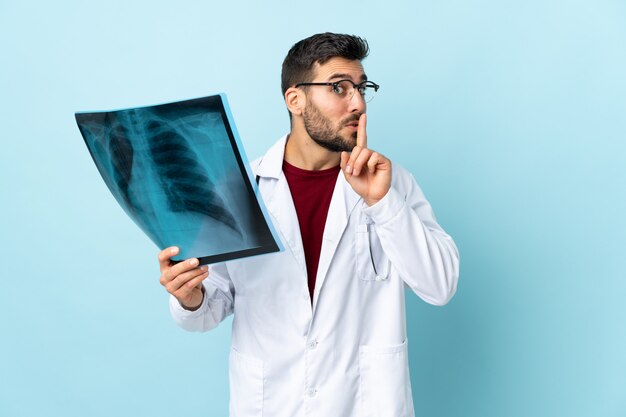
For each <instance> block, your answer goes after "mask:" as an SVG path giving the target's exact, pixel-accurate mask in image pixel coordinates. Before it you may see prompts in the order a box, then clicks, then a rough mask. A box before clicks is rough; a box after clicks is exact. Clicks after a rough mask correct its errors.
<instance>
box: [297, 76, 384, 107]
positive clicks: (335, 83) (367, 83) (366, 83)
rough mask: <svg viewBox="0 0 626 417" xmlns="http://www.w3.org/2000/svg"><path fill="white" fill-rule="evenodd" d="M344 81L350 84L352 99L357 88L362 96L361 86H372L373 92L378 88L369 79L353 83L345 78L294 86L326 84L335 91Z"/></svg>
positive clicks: (377, 85)
mask: <svg viewBox="0 0 626 417" xmlns="http://www.w3.org/2000/svg"><path fill="white" fill-rule="evenodd" d="M344 81H348V82H349V83H350V84H352V88H353V90H352V95H351V96H350V99H352V97H354V91H356V90H359V94H360V95H361V97H363V94H362V93H361V91H360V89H361V88H365V87H372V88H374V93H377V92H378V89H379V88H380V85H379V84H376V83H375V82H374V81H370V80H365V81H361V82H360V83H358V84H357V83H355V82H354V81H352V80H350V79H348V78H345V79H343V80H338V81H333V82H325V83H298V84H296V85H295V86H294V87H296V88H298V87H302V86H309V85H322V86H324V85H326V86H331V87H333V92H335V90H336V89H337V87H339V83H342V82H344ZM373 98H374V96H372V98H371V99H373ZM371 99H370V100H367V101H366V103H369V101H371Z"/></svg>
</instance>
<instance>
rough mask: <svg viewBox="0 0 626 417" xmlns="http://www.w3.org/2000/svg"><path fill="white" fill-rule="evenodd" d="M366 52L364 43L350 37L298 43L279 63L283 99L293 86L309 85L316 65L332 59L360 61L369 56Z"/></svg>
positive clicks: (334, 36) (314, 38)
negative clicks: (280, 66)
mask: <svg viewBox="0 0 626 417" xmlns="http://www.w3.org/2000/svg"><path fill="white" fill-rule="evenodd" d="M369 50H370V49H369V46H368V45H367V41H366V40H365V39H363V38H360V37H358V36H354V35H343V34H339V33H330V32H326V33H318V34H317V35H313V36H310V37H308V38H306V39H303V40H301V41H300V42H298V43H296V44H295V45H293V46H292V47H291V49H290V50H289V52H288V53H287V56H286V57H285V60H284V61H283V71H282V74H281V89H282V91H283V95H285V91H287V89H288V88H289V87H292V86H294V85H296V84H297V83H305V82H310V81H312V80H313V66H314V65H315V63H316V62H317V63H319V64H324V63H325V62H326V61H328V60H329V59H331V58H333V57H341V58H346V59H350V60H359V61H362V60H363V59H364V58H365V57H366V56H367V55H368V54H369Z"/></svg>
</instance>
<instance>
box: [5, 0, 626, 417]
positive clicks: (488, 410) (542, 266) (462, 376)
mask: <svg viewBox="0 0 626 417" xmlns="http://www.w3.org/2000/svg"><path fill="white" fill-rule="evenodd" d="M326 30H329V31H337V32H347V33H356V34H359V35H362V36H364V37H366V38H367V39H368V40H369V42H370V46H371V50H372V51H371V55H370V57H369V58H368V59H367V60H366V61H365V68H366V71H367V73H368V75H369V77H370V79H372V80H374V81H376V82H378V83H380V84H381V85H382V88H381V90H380V92H379V95H378V96H377V97H376V98H375V99H374V101H373V102H372V103H371V104H370V107H369V116H370V117H369V119H368V120H369V123H368V133H369V145H370V147H372V148H374V149H376V150H379V151H380V152H382V153H384V154H386V155H388V156H389V157H390V158H391V159H392V161H394V162H397V163H400V164H402V165H404V166H406V167H407V168H409V169H410V170H411V171H412V172H413V173H414V174H415V176H416V178H417V179H418V182H419V183H420V184H421V186H422V188H423V189H424V191H425V193H426V195H427V197H428V198H429V200H430V201H431V203H432V205H433V207H434V208H435V212H436V213H437V216H438V219H439V221H440V223H441V224H442V225H443V226H444V227H445V228H446V230H447V231H448V232H449V233H450V234H451V235H452V236H453V237H454V238H455V240H456V242H457V244H458V246H459V249H460V251H461V281H460V286H459V290H458V293H457V295H456V297H455V299H454V300H453V301H452V302H451V303H450V304H449V305H448V306H446V307H444V308H436V307H431V306H429V305H427V304H425V303H424V302H422V301H421V300H419V299H418V298H417V297H416V296H414V295H412V294H408V302H407V303H408V315H409V319H408V326H409V343H410V361H411V372H412V383H413V391H414V400H415V404H416V412H417V414H418V415H420V416H429V417H434V416H445V417H452V416H463V417H474V416H476V417H478V416H480V417H502V416H507V417H518V416H519V417H522V416H524V417H527V416H532V417H541V416H568V417H578V416H581V417H582V416H593V417H598V416H603V417H604V416H606V417H609V416H611V417H617V416H625V415H626V325H625V324H624V323H625V322H626V304H625V303H624V302H623V300H622V299H623V297H624V294H625V293H626V279H625V278H626V276H625V275H626V274H625V272H624V255H623V253H624V251H625V249H626V239H625V237H624V235H625V232H626V220H625V217H624V213H626V195H625V194H626V193H625V187H624V185H625V183H626V163H625V162H626V161H625V160H626V146H625V144H624V143H625V139H626V75H625V74H626V47H625V45H626V4H625V3H624V2H623V1H618V0H614V1H610V0H588V1H576V0H574V1H564V0H563V1H558V0H542V1H537V0H530V1H526V2H513V1H495V0H483V1H479V0H471V1H461V0H458V1H414V2H409V1H406V2H399V1H393V0H390V1H385V2H378V1H377V2H371V3H368V2H358V3H357V2H350V3H345V4H339V3H336V2H325V1H320V2H315V3H311V2H309V3H306V2H304V3H302V2H295V3H294V2H284V3H283V2H273V1H270V2H258V3H252V2H250V3H237V2H235V3H232V4H227V2H219V3H212V2H208V1H205V2H199V1H198V2H190V1H179V2H177V5H174V2H154V1H153V2H148V1H137V2H123V1H119V0H110V1H106V2H84V1H75V2H71V1H55V2H38V3H35V2H28V1H23V2H17V1H9V0H0V54H1V65H0V100H1V104H0V105H1V111H0V123H1V126H2V131H1V133H0V137H1V141H2V151H1V153H0V174H1V175H0V185H1V190H2V208H1V210H2V216H0V230H1V235H0V245H1V246H0V247H1V250H2V258H3V262H2V267H1V271H2V272H1V282H2V287H1V288H0V313H1V314H0V338H1V342H0V416H3V417H4V416H7V417H9V416H10V417H13V416H65V417H71V416H85V415H88V416H94V417H95V416H136V415H150V416H172V415H185V416H190V417H191V416H225V415H226V414H227V402H228V400H227V398H228V384H227V354H228V346H229V343H230V340H229V337H230V335H229V333H230V320H228V321H227V322H225V323H223V325H222V326H220V327H219V328H218V329H216V330H215V331H213V332H210V333H207V334H202V335H198V334H192V333H186V332H184V331H182V330H180V329H178V328H177V327H176V326H175V325H174V323H173V321H172V320H171V319H170V317H169V312H168V309H167V295H166V293H165V291H164V289H163V288H162V287H161V286H160V285H159V283H158V278H159V271H158V267H157V262H156V253H157V249H156V247H155V246H154V245H153V244H152V243H151V242H150V241H149V240H148V238H147V237H145V236H144V235H143V234H142V233H141V232H140V230H139V229H138V228H137V227H136V226H135V225H134V224H133V223H132V222H131V221H130V220H129V219H128V218H127V217H126V215H125V214H124V212H123V211H122V209H121V208H120V207H119V206H118V205H117V203H116V202H115V200H114V199H113V197H112V196H111V194H110V193H109V191H108V190H107V188H106V187H105V184H104V182H103V181H102V179H101V178H100V176H99V174H98V172H97V170H96V168H95V165H94V164H93V162H92V161H91V159H90V157H89V154H88V152H87V149H86V147H85V145H84V143H83V141H82V138H81V137H80V134H79V131H78V128H77V127H76V125H75V122H74V118H73V113H74V112H75V111H78V110H99V109H116V108H124V107H132V106H139V105H149V104H156V103H162V102H167V101H174V100H181V99H187V98H193V97H199V96H203V95H208V94H214V93H218V92H222V91H223V92H226V93H227V94H228V96H229V100H230V104H231V108H232V110H233V114H234V117H235V120H236V122H237V126H238V129H239V132H240V134H241V137H242V139H243V142H244V144H245V147H246V149H247V152H248V156H249V157H250V159H253V158H254V157H256V156H259V155H260V154H261V153H262V152H263V150H264V149H266V148H267V147H268V146H269V145H270V144H272V143H273V142H274V140H275V139H277V138H278V137H279V136H280V135H282V134H283V133H285V132H286V131H287V130H288V117H287V111H286V109H285V108H284V104H283V102H282V97H281V94H280V87H279V86H280V82H279V76H280V65H281V62H282V59H283V58H284V55H285V54H286V52H287V50H288V49H289V47H290V46H291V45H292V44H293V43H294V42H296V41H297V40H299V39H302V38H304V37H306V36H309V35H311V34H313V33H317V32H321V31H326Z"/></svg>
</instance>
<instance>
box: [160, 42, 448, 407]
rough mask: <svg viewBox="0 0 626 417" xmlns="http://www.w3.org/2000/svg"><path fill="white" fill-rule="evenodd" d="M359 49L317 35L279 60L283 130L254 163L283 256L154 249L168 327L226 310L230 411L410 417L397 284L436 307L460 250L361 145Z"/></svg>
mask: <svg viewBox="0 0 626 417" xmlns="http://www.w3.org/2000/svg"><path fill="white" fill-rule="evenodd" d="M368 52H369V48H368V45H367V43H366V41H365V40H363V39H361V38H359V37H355V36H348V35H339V34H332V33H323V34H318V35H314V36H311V37H309V38H307V39H304V40H302V41H300V42H298V43H296V44H295V45H294V46H293V47H292V48H291V50H290V51H289V53H288V54H287V57H286V58H285V61H284V62H283V72H282V90H283V94H284V98H285V103H286V105H287V108H288V110H289V112H290V117H291V132H290V133H289V134H288V135H286V136H285V137H283V138H281V139H280V140H279V141H278V143H276V144H275V145H274V146H273V147H272V148H270V149H269V151H268V152H267V153H266V154H265V155H264V156H263V157H262V158H260V159H259V160H257V161H255V162H254V163H253V169H254V171H255V173H256V175H257V176H258V179H259V188H260V191H261V195H262V196H263V199H264V201H265V203H266V205H267V208H268V211H269V213H270V215H271V218H272V221H273V223H274V225H275V226H276V228H277V230H278V232H279V234H280V237H281V240H282V241H283V244H284V247H285V251H283V252H280V253H274V254H269V255H263V256H257V257H252V258H246V259H240V260H236V261H231V262H228V263H223V264H217V265H211V266H210V268H209V270H207V269H206V268H204V267H198V262H197V260H196V259H191V260H187V261H184V262H181V263H179V264H176V265H173V264H172V263H171V262H170V258H171V257H172V256H173V255H175V254H176V253H178V252H177V251H178V250H177V248H168V249H165V250H163V251H162V252H161V253H159V262H160V267H161V272H162V275H161V284H162V285H164V286H165V287H166V289H167V290H168V292H169V293H170V294H172V297H171V299H170V308H171V312H172V315H173V317H174V319H175V321H176V322H177V323H178V324H179V325H180V326H182V327H183V328H185V329H187V330H191V331H207V330H210V329H212V328H214V327H215V326H217V325H218V324H219V323H220V322H221V321H222V320H223V319H224V318H225V317H226V316H228V315H229V314H231V313H233V314H234V317H233V330H232V331H233V335H232V350H231V353H230V394H231V397H230V414H231V416H233V417H240V416H262V415H263V416H279V417H280V416H285V417H286V416H324V417H328V416H342V417H351V416H355V417H356V416H376V417H380V416H390V417H391V416H393V417H398V416H413V415H414V412H413V402H412V397H411V387H410V379H409V370H408V358H407V340H406V324H405V301H404V289H405V287H406V286H408V287H409V288H411V289H412V290H413V291H414V292H415V293H416V294H417V295H418V296H419V297H421V298H422V299H424V300H425V301H426V302H429V303H431V304H435V305H443V304H445V303H447V302H448V300H449V299H450V298H451V297H452V295H453V294H454V292H455V289H456V284H457V279H458V253H457V250H456V247H455V245H454V242H453V241H452V239H451V238H450V237H449V236H448V235H447V234H446V233H445V232H444V231H443V230H442V229H441V227H439V225H438V224H437V223H436V221H435V219H434V216H433V213H432V211H431V208H430V205H429V204H428V202H427V201H426V200H425V198H424V196H423V194H422V192H421V191H420V189H419V187H418V186H417V184H416V183H415V181H414V180H413V178H412V176H411V175H410V174H409V173H408V172H407V171H405V170H404V169H402V168H401V167H399V166H397V165H393V166H392V163H391V161H389V159H387V158H386V157H385V156H383V155H381V154H379V153H377V152H374V151H373V150H371V149H369V148H368V146H367V134H366V123H367V119H366V115H365V110H366V101H367V100H368V99H369V98H370V96H371V94H373V93H375V92H376V90H378V85H377V84H375V83H373V82H371V81H368V80H367V76H366V75H365V72H364V70H363V66H362V64H361V61H362V60H363V59H364V58H365V57H366V56H367V54H368ZM339 171H341V173H340V172H339ZM207 277H208V279H207Z"/></svg>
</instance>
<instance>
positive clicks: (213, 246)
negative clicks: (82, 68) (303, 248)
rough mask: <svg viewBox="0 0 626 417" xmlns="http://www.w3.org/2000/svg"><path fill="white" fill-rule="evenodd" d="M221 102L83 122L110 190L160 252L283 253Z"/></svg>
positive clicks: (86, 117) (86, 116) (89, 117)
mask: <svg viewBox="0 0 626 417" xmlns="http://www.w3.org/2000/svg"><path fill="white" fill-rule="evenodd" d="M215 100H219V97H216V96H213V97H209V98H204V99H197V100H190V101H187V102H180V103H171V104H169V105H161V106H152V107H144V108H136V109H128V110H120V111H114V112H101V113H83V114H77V121H78V124H79V127H80V129H81V132H82V134H83V136H84V138H85V142H86V143H87V145H88V147H89V149H90V151H91V153H92V157H93V159H94V161H95V162H96V165H97V166H98V169H99V171H100V173H101V175H102V177H103V179H104V180H105V182H106V183H107V185H108V187H109V189H110V190H111V192H112V193H113V195H114V196H115V198H116V199H117V200H118V202H119V203H120V205H121V206H122V207H123V208H124V210H125V211H126V212H127V213H128V215H129V216H130V217H131V218H132V219H133V220H134V221H135V222H136V223H137V224H138V225H139V226H140V227H141V229H142V230H144V232H145V233H146V234H148V236H149V237H150V238H151V239H152V240H153V241H154V242H155V243H156V244H157V245H158V246H159V247H161V248H164V247H166V246H170V245H172V244H176V245H179V246H181V256H190V255H191V254H192V253H194V254H195V255H194V256H198V254H202V255H205V257H207V258H208V257H210V256H213V255H215V256H217V257H219V256H221V255H219V254H227V253H233V256H235V257H236V255H234V254H235V253H236V252H238V251H243V252H245V251H252V252H251V253H250V254H254V253H265V252H266V251H268V250H272V251H273V250H277V249H278V247H277V246H276V240H275V239H274V237H273V236H272V232H271V230H270V229H269V228H268V226H267V222H266V221H265V219H264V218H263V213H262V212H261V211H260V210H259V209H260V207H259V205H258V202H256V201H255V200H256V198H255V196H254V193H253V192H252V189H251V188H250V187H251V185H250V184H248V185H246V175H247V174H246V172H245V170H244V171H242V166H241V165H240V162H238V160H237V158H236V155H238V153H236V152H234V149H233V146H234V145H233V142H232V141H231V139H230V137H229V133H228V131H227V130H226V129H227V124H226V123H225V120H224V119H223V113H221V112H220V110H219V109H220V107H218V106H217V105H216V104H213V103H215ZM217 104H221V101H218V102H217ZM235 149H236V147H235ZM216 181H217V182H216ZM259 250H260V251H261V252H257V251H259ZM220 259H222V258H220ZM224 259H231V258H228V257H227V258H224Z"/></svg>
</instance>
